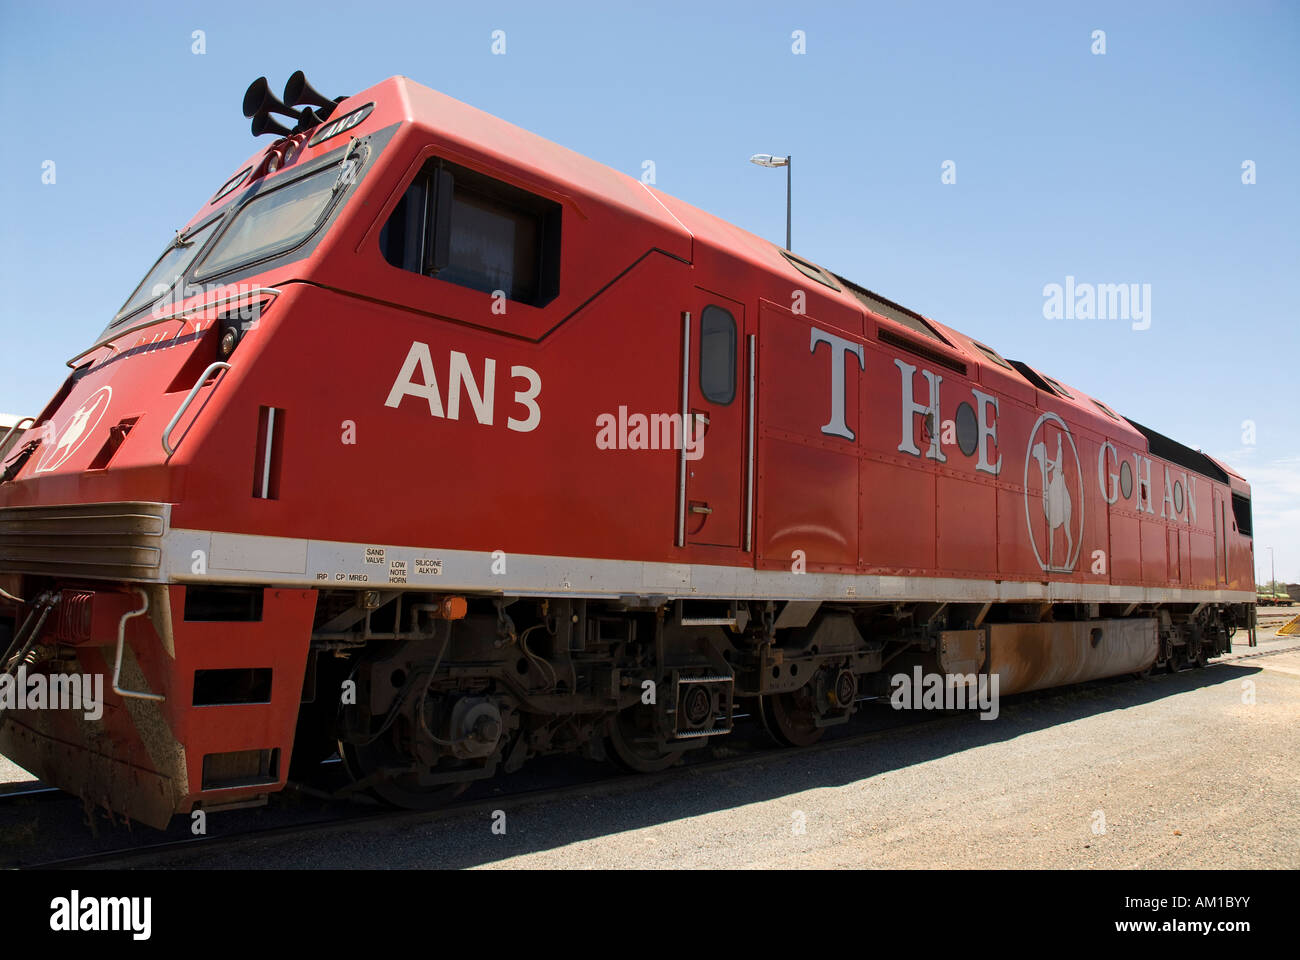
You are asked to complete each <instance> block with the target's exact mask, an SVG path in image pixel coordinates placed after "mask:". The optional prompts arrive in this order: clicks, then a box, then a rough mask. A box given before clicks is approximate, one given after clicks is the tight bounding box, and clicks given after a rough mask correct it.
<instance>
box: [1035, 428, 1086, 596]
mask: <svg viewBox="0 0 1300 960" xmlns="http://www.w3.org/2000/svg"><path fill="white" fill-rule="evenodd" d="M1049 433H1054V434H1055V439H1056V456H1055V457H1053V458H1051V459H1049V458H1048V456H1047V451H1048V450H1049V449H1051V437H1049ZM1066 440H1068V441H1070V453H1071V457H1070V458H1068V459H1067V457H1066V456H1065V443H1064V441H1066ZM1035 441H1037V442H1035ZM1031 462H1037V463H1038V478H1039V480H1040V481H1041V483H1040V485H1039V486H1038V490H1037V491H1034V489H1033V487H1031V485H1030V482H1029V481H1030V471H1029V465H1030V463H1031ZM1071 465H1072V467H1071ZM1034 496H1041V497H1042V500H1043V505H1042V511H1043V516H1044V517H1045V518H1046V520H1047V556H1046V557H1044V556H1043V551H1042V550H1041V549H1039V548H1040V546H1041V545H1040V544H1039V542H1038V540H1039V538H1038V536H1037V535H1036V534H1035V530H1041V527H1039V526H1038V525H1036V524H1035V522H1034V516H1035V515H1036V514H1037V512H1038V511H1037V510H1035V509H1033V508H1032V507H1031V506H1030V504H1029V500H1030V498H1031V497H1034ZM1076 517H1077V519H1076ZM1025 522H1026V523H1027V524H1028V525H1029V543H1030V545H1031V546H1032V547H1033V548H1034V557H1035V558H1036V559H1037V560H1038V565H1039V566H1040V567H1042V568H1043V569H1044V570H1047V571H1051V572H1053V573H1070V572H1072V571H1073V570H1074V566H1075V564H1076V563H1078V561H1079V552H1080V550H1081V549H1082V547H1083V469H1082V468H1081V467H1080V465H1079V450H1078V448H1077V447H1076V446H1075V445H1074V437H1073V436H1071V434H1070V428H1069V427H1067V426H1066V425H1065V421H1064V420H1062V419H1061V418H1060V417H1058V416H1057V415H1056V414H1054V413H1045V414H1043V415H1042V416H1041V417H1039V418H1038V422H1037V423H1035V424H1034V429H1033V430H1031V431H1030V432H1029V444H1028V446H1027V448H1026V450H1025ZM1058 529H1060V530H1062V531H1063V533H1064V534H1065V550H1064V552H1063V553H1062V555H1061V558H1060V562H1059V563H1058V562H1057V549H1056V531H1057V530H1058Z"/></svg>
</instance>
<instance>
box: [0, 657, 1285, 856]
mask: <svg viewBox="0 0 1300 960" xmlns="http://www.w3.org/2000/svg"><path fill="white" fill-rule="evenodd" d="M1292 649H1297V647H1294V646H1288V647H1287V648H1286V650H1292ZM1281 652H1285V650H1278V651H1263V652H1258V653H1250V654H1244V655H1241V656H1240V657H1238V656H1232V657H1230V658H1228V659H1224V660H1217V661H1215V662H1214V663H1213V664H1211V668H1212V667H1213V666H1214V665H1217V664H1220V663H1225V662H1232V661H1234V660H1237V659H1244V658H1246V657H1257V656H1265V655H1269V654H1272V653H1281ZM1184 672H1192V671H1191V670H1190V668H1189V669H1188V670H1187V671H1184ZM1167 679H1169V678H1168V677H1164V676H1157V677H1155V678H1153V679H1151V680H1149V681H1147V682H1154V683H1160V682H1163V681H1164V680H1167ZM1128 682H1129V681H1128V679H1127V678H1125V677H1112V678H1108V679H1103V680H1096V681H1091V682H1089V683H1084V684H1078V685H1075V686H1070V687H1059V688H1053V689H1049V690H1039V691H1032V692H1029V693H1023V694H1018V695H1016V696H1014V697H1008V698H1006V699H1005V700H1004V706H1003V709H1006V708H1010V707H1014V706H1015V705H1017V704H1027V703H1042V702H1051V701H1055V700H1068V699H1070V698H1073V697H1077V696H1078V695H1080V694H1081V693H1087V692H1092V691H1097V690H1101V689H1104V688H1106V687H1110V686H1118V685H1124V684H1127V683H1128ZM976 717H977V715H976V714H974V713H961V712H921V711H902V712H894V711H890V712H888V713H882V712H878V711H872V710H865V711H861V712H860V713H859V714H858V716H857V717H855V718H854V720H853V721H851V722H850V723H849V724H847V725H846V726H844V727H837V728H833V729H832V730H831V731H829V732H828V735H827V736H826V737H825V738H824V739H823V740H821V741H820V742H818V743H816V744H814V745H812V746H808V747H784V746H776V745H772V744H771V743H770V741H766V740H765V737H764V734H763V733H762V730H761V728H760V727H759V725H758V723H757V722H756V720H754V718H749V719H750V720H751V723H750V724H749V725H748V726H745V725H743V724H742V725H738V727H737V733H738V734H739V736H738V737H737V739H735V740H733V741H732V743H731V744H728V745H725V746H724V745H719V746H718V747H716V748H713V749H712V750H711V751H710V752H709V753H708V754H707V755H704V756H699V757H689V755H688V758H689V759H687V760H685V761H684V762H683V763H681V764H679V765H677V766H675V767H672V768H670V769H668V770H666V771H663V772H660V773H652V774H642V773H622V772H615V771H613V770H610V769H609V768H608V767H600V768H599V772H596V773H593V774H592V775H590V776H582V777H580V778H579V779H578V780H576V781H574V782H566V783H562V784H554V783H546V784H542V785H535V786H519V787H515V786H513V785H512V783H511V778H505V779H503V780H501V781H492V782H491V783H492V785H493V786H494V787H497V788H498V789H499V790H500V792H497V793H494V794H492V795H491V796H486V797H485V796H475V795H474V794H473V793H471V794H470V795H469V796H467V797H466V798H464V799H462V800H457V801H453V802H451V803H449V804H447V805H445V806H442V807H439V808H438V809H436V810H427V811H426V810H400V809H389V808H384V809H378V810H377V809H375V808H374V807H365V806H359V805H356V804H348V805H346V806H340V805H339V804H337V803H334V804H330V803H323V804H322V806H321V807H320V808H319V809H318V811H317V814H316V815H314V816H310V817H309V818H308V819H299V820H294V821H293V822H289V823H284V824H277V825H275V826H269V827H261V828H254V829H249V830H241V831H238V832H234V833H229V834H221V833H209V834H205V835H202V836H193V837H180V838H163V839H146V840H145V842H143V843H136V844H131V845H129V846H124V847H120V848H115V849H111V850H100V851H95V852H92V853H86V854H79V855H73V856H67V857H57V858H52V859H40V860H34V861H32V862H23V863H20V864H17V865H15V866H16V867H17V868H18V869H49V870H60V869H80V868H87V867H104V866H120V867H126V866H134V867H139V866H166V865H167V864H168V863H169V862H171V861H173V860H175V859H177V858H180V857H184V856H187V855H189V854H193V853H196V852H199V851H202V852H204V853H214V852H217V851H220V850H226V849H235V848H238V847H241V846H247V845H249V844H256V843H258V842H263V841H267V840H274V839H283V838H290V837H305V836H317V837H321V838H322V839H323V838H326V837H328V836H330V835H331V834H333V833H339V832H343V831H354V830H357V829H362V828H366V827H375V826H385V827H391V828H400V827H404V826H415V825H420V824H428V823H433V822H437V821H439V820H445V819H448V818H452V817H465V816H475V815H482V816H490V815H491V814H492V813H493V811H496V810H498V809H507V810H508V809H510V808H513V807H519V806H522V805H534V804H537V803H540V802H544V801H545V802H551V801H563V800H565V799H568V798H574V797H593V796H601V797H608V796H616V795H618V794H620V793H625V792H631V791H636V790H642V789H645V788H646V787H649V786H654V785H656V784H659V783H662V782H666V781H669V780H671V779H673V778H678V777H684V776H692V775H695V774H698V773H704V772H716V771H719V770H726V769H729V768H740V767H745V766H748V765H750V764H754V763H766V762H779V761H781V760H784V759H788V758H793V757H796V756H810V755H814V754H818V753H824V752H826V751H831V750H840V749H852V748H855V747H861V746H865V745H868V744H871V743H873V742H877V741H880V740H883V739H886V738H888V737H891V736H897V735H899V734H901V733H903V732H905V731H909V730H917V729H919V728H926V729H930V730H939V729H948V728H950V727H953V726H955V725H957V724H961V723H967V722H970V721H972V720H975V719H976ZM745 718H746V715H738V719H742V720H743V719H745ZM855 727H856V728H858V729H856V730H855V729H854V728H855ZM864 727H870V728H869V729H863V728H864ZM593 767H594V765H593ZM515 777H516V778H522V777H523V774H522V773H521V774H516V775H515ZM291 789H292V785H291ZM15 794H24V795H25V794H32V795H38V796H40V797H48V796H50V795H53V796H55V797H57V796H61V795H62V794H61V793H60V791H57V790H54V789H52V788H39V789H35V790H30V791H28V790H24V791H15ZM67 799H68V800H69V802H72V803H76V802H77V801H76V799H75V798H72V797H68V798H67ZM5 802H6V795H4V794H0V805H3V804H4V803H5ZM215 819H216V818H214V820H215Z"/></svg>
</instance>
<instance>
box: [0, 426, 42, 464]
mask: <svg viewBox="0 0 1300 960" xmlns="http://www.w3.org/2000/svg"><path fill="white" fill-rule="evenodd" d="M24 423H25V424H27V426H28V427H30V426H32V425H33V424H34V423H36V418H35V417H23V418H22V419H21V420H19V421H18V422H17V423H15V424H14V425H13V426H12V427H10V428H9V429H8V430H6V431H5V435H4V439H3V440H0V455H3V454H4V451H5V447H6V446H7V445H8V443H9V438H10V437H12V436H13V435H14V431H15V430H18V429H23V430H26V429H27V427H24V426H23V424H24Z"/></svg>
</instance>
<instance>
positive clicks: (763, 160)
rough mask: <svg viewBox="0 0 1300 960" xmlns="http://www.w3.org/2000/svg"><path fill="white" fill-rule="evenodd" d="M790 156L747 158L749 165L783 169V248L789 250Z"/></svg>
mask: <svg viewBox="0 0 1300 960" xmlns="http://www.w3.org/2000/svg"><path fill="white" fill-rule="evenodd" d="M793 159H794V158H793V157H791V156H788V155H787V156H784V157H774V156H772V155H771V154H770V153H756V154H754V155H753V156H752V157H750V158H749V162H750V163H755V164H758V166H760V167H785V248H786V249H787V250H789V249H790V167H791V166H792V164H791V163H790V161H791V160H793Z"/></svg>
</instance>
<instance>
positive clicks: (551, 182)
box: [0, 74, 1256, 826]
mask: <svg viewBox="0 0 1300 960" xmlns="http://www.w3.org/2000/svg"><path fill="white" fill-rule="evenodd" d="M285 100H287V101H288V103H289V107H285V106H284V105H283V104H281V103H280V102H279V101H278V100H277V99H276V98H275V97H273V96H272V95H270V94H269V93H268V92H267V90H266V85H265V83H264V82H259V83H258V84H254V86H253V87H252V88H250V91H249V95H248V97H247V98H246V112H247V113H250V114H252V115H253V123H254V132H257V133H261V132H270V133H272V134H273V135H274V136H275V140H274V142H273V143H272V144H271V146H270V147H268V148H267V149H265V150H263V151H261V152H258V153H256V154H254V155H253V156H252V157H251V158H250V159H248V160H247V161H245V162H244V163H242V164H240V165H239V167H238V168H237V169H236V171H235V172H234V174H233V175H232V176H231V177H230V178H229V180H228V181H227V182H226V183H225V185H224V186H222V187H221V188H220V189H219V190H218V191H217V192H216V193H215V194H214V195H213V196H212V199H211V200H209V201H208V202H207V203H205V204H204V205H203V206H202V208H201V209H200V210H199V211H198V213H197V214H196V215H195V216H194V218H193V219H192V220H191V221H190V223H189V224H188V225H187V226H186V227H185V229H184V230H183V231H181V232H180V233H179V234H178V235H177V238H176V239H175V241H174V242H172V243H170V244H169V245H168V247H167V249H166V250H165V251H164V253H163V254H162V256H161V258H160V259H159V261H158V262H157V263H156V264H155V265H154V267H153V268H151V269H150V270H149V272H148V273H147V275H146V276H145V278H144V279H143V280H142V281H141V282H140V284H139V286H138V287H137V288H136V290H135V291H134V292H133V293H132V294H131V296H130V297H129V298H128V299H127V302H126V303H125V305H124V306H123V307H122V309H121V310H120V311H119V312H118V314H117V316H115V317H114V318H113V319H112V321H111V322H110V323H109V324H108V326H107V328H106V329H105V330H104V331H103V333H102V334H101V335H100V336H99V337H97V338H96V339H95V341H94V342H93V343H92V344H91V345H90V346H89V347H88V348H87V349H86V350H84V351H82V352H81V353H80V354H78V356H76V357H74V358H73V359H72V360H71V361H70V362H69V366H70V367H71V368H72V369H71V373H70V375H69V376H68V377H67V379H66V382H65V383H64V384H63V385H62V386H61V387H60V388H59V390H58V392H57V393H56V394H55V395H54V397H53V398H52V399H51V400H50V402H49V403H48V405H47V406H46V407H45V409H44V410H43V411H41V413H40V414H39V415H38V416H37V417H36V418H35V424H34V425H31V426H30V428H29V430H28V432H27V433H25V434H23V435H22V436H21V437H20V438H18V442H16V443H14V444H12V446H11V449H9V450H8V451H7V452H6V453H5V455H4V460H3V464H2V465H0V586H3V588H4V590H5V593H6V597H5V598H4V601H5V606H4V607H3V610H4V614H3V627H0V629H2V630H3V631H4V634H3V637H4V639H5V640H6V641H7V643H4V644H3V646H4V647H7V648H8V652H7V653H6V654H5V659H4V670H5V674H6V676H7V677H8V678H9V679H8V681H7V683H8V688H9V689H10V690H11V691H12V690H15V689H17V687H16V684H17V681H18V679H19V677H20V676H21V677H23V678H25V679H26V682H28V683H34V682H36V681H35V680H34V678H36V677H41V678H44V679H43V680H42V681H41V682H42V683H44V684H45V685H46V686H47V688H48V689H50V690H53V689H54V687H55V686H56V684H57V683H58V682H59V679H58V678H60V677H68V676H70V675H73V674H81V675H102V676H104V677H106V678H107V682H106V683H105V689H104V693H103V697H102V704H101V706H102V715H101V716H98V717H94V716H93V713H94V711H87V710H83V711H77V710H74V709H70V708H65V709H57V710H55V709H32V708H30V704H27V705H26V706H27V707H28V708H27V709H19V708H18V706H17V705H14V704H11V705H10V706H9V708H8V709H4V710H3V712H2V713H0V751H3V752H4V753H5V754H6V755H8V756H9V757H11V758H13V759H14V760H15V761H17V762H18V763H20V764H21V765H23V766H24V767H26V768H28V769H30V770H31V771H33V772H34V773H36V774H37V775H39V776H40V777H41V778H42V779H44V780H46V781H47V782H49V783H51V784H54V785H57V786H59V787H61V788H63V789H65V790H68V791H70V792H72V793H77V794H81V795H83V796H84V797H86V798H87V799H88V800H90V801H92V802H94V803H97V804H102V805H103V806H106V807H108V808H110V809H112V810H114V811H116V812H118V813H121V814H125V815H127V816H130V817H133V818H135V819H138V820H141V821H143V822H145V823H149V824H153V825H156V826H162V825H164V824H166V823H167V822H168V820H169V818H170V817H171V816H172V815H173V814H175V813H178V812H185V811H189V810H192V809H195V808H200V807H201V808H204V809H208V810H212V809H219V808H221V807H225V806H234V805H243V804H248V803H256V802H262V801H264V800H265V799H266V798H267V797H268V795H269V794H271V793H273V792H275V791H278V790H280V789H281V788H283V787H284V785H285V783H286V781H287V779H288V778H289V776H290V772H291V767H293V768H294V769H295V771H296V770H299V769H301V770H304V771H308V770H310V769H312V767H313V765H314V764H316V763H317V762H319V761H320V760H321V759H322V758H324V757H326V756H328V755H329V754H331V753H332V752H334V751H335V750H337V751H339V752H340V753H341V755H342V757H343V759H344V760H345V761H346V765H347V769H348V771H349V772H350V774H351V776H352V778H353V781H354V788H355V789H356V790H368V791H373V792H375V793H377V794H379V795H380V796H382V797H384V798H386V799H388V800H389V801H391V802H394V803H397V804H402V805H407V806H423V805H427V804H433V803H437V802H440V801H442V800H444V799H445V798H446V797H448V796H451V795H454V794H455V793H456V792H457V791H459V790H460V789H462V788H463V787H464V786H465V785H466V784H468V783H471V782H473V781H475V780H479V779H483V778H486V777H489V776H493V775H494V774H496V773H498V772H501V771H512V770H515V769H517V768H518V767H519V766H520V765H521V764H522V763H524V762H525V761H526V760H527V759H528V758H530V757H533V756H537V755H539V754H545V753H553V752H562V751H581V752H583V753H585V754H586V755H588V756H590V757H594V758H597V759H600V758H605V757H611V758H613V759H616V760H618V761H619V762H621V763H623V764H625V765H626V766H629V767H631V768H633V769H637V770H656V769H661V768H663V767H666V766H668V765H670V764H672V763H673V762H674V761H676V760H677V759H678V758H679V757H680V756H681V755H682V753H683V751H685V750H688V749H690V748H692V747H698V746H700V745H703V744H705V743H707V742H708V741H710V740H711V739H713V738H715V737H720V736H725V735H726V734H727V733H728V732H729V731H730V730H731V729H732V719H733V716H734V714H735V712H736V705H737V704H738V703H741V702H742V701H743V702H745V703H746V704H747V709H749V710H750V712H752V713H756V714H757V715H758V716H759V717H760V718H761V719H762V721H763V723H764V724H766V725H767V728H768V729H769V730H770V731H771V733H772V734H773V735H774V736H775V737H776V738H778V739H780V740H782V741H784V742H786V743H789V744H808V743H811V742H813V741H815V740H816V739H817V738H818V737H819V736H821V734H822V733H823V732H824V731H825V730H826V729H827V728H828V727H830V726H833V725H835V724H839V723H843V722H845V721H846V720H847V719H848V718H849V716H850V715H851V714H852V713H853V712H854V710H855V704H857V703H859V702H860V701H861V700H862V699H863V698H865V697H868V696H881V695H887V694H888V692H889V689H890V677H892V676H894V675H896V674H898V673H906V672H908V671H912V670H915V669H921V670H923V671H931V672H934V673H941V674H944V675H946V676H948V677H959V678H965V679H964V681H963V682H971V681H975V680H977V679H978V678H979V677H985V678H993V677H996V678H997V679H998V681H999V683H1000V692H1001V693H1004V694H1005V693H1011V692H1015V691H1019V690H1028V689H1035V688H1041V687H1049V686H1053V685H1059V684H1066V683H1073V682H1078V681H1083V680H1087V679H1091V678H1096V677H1103V676H1111V675H1118V674H1124V673H1142V672H1144V671H1146V670H1148V669H1150V668H1151V667H1153V666H1167V667H1170V668H1178V667H1180V666H1183V665H1188V664H1192V665H1200V664H1203V663H1204V662H1205V660H1206V658H1208V657H1210V656H1213V655H1215V654H1218V653H1222V652H1224V651H1225V650H1227V649H1229V641H1230V637H1231V634H1232V631H1233V630H1234V629H1235V627H1236V626H1237V625H1246V624H1249V623H1250V622H1251V615H1252V605H1253V604H1254V603H1255V599H1256V598H1255V586H1254V582H1253V579H1252V577H1253V573H1252V571H1253V569H1254V562H1253V555H1252V544H1251V528H1250V520H1251V510H1250V488H1249V486H1248V485H1247V484H1246V482H1245V481H1244V480H1243V479H1242V478H1241V477H1240V476H1238V475H1237V474H1236V473H1235V472H1233V471H1232V470H1231V469H1230V468H1229V467H1227V466H1226V465H1224V464H1222V463H1220V462H1218V461H1216V460H1214V459H1213V458H1211V457H1209V456H1206V455H1204V454H1201V453H1199V452H1197V451H1195V450H1192V449H1189V448H1188V447H1185V446H1183V445H1182V444H1179V443H1177V442H1175V441H1173V440H1170V439H1168V438H1167V437H1164V436H1162V435H1160V434H1159V433H1156V432H1155V431H1153V430H1151V429H1149V428H1147V427H1144V426H1141V425H1139V424H1137V423H1134V422H1132V421H1130V420H1127V419H1125V418H1124V417H1122V416H1120V415H1119V414H1118V413H1116V412H1115V411H1114V410H1112V409H1111V408H1110V407H1108V406H1106V405H1105V404H1103V403H1101V402H1100V401H1097V400H1094V399H1092V398H1091V397H1089V396H1087V395H1085V394H1084V393H1083V392H1081V391H1080V390H1078V389H1076V388H1074V387H1067V386H1065V385H1063V384H1061V383H1060V382H1058V381H1057V380H1055V379H1053V378H1051V377H1049V376H1048V375H1047V374H1046V373H1044V372H1043V371H1042V370H1041V369H1038V368H1035V367H1031V366H1029V365H1027V364H1024V363H1020V362H1017V361H1011V360H1007V359H1005V358H1004V357H1003V356H1002V355H1001V354H1000V353H999V352H998V351H997V350H995V349H993V348H992V347H990V346H988V345H985V344H982V343H978V342H976V341H974V340H972V339H971V338H969V337H967V336H964V335H962V334H961V333H958V332H957V331H956V330H953V329H951V328H950V327H948V326H946V325H944V324H941V323H938V322H936V321H934V320H932V319H930V318H927V317H924V316H921V315H920V314H918V313H916V312H914V311H912V310H909V309H907V308H906V307H903V306H900V305H899V304H897V303H894V302H892V301H890V300H887V299H885V298H884V297H882V296H879V295H877V294H875V293H872V292H871V291H869V290H867V289H865V288H863V287H861V286H858V285H857V284H855V283H852V282H850V281H849V280H847V279H845V278H844V277H841V276H839V275H836V274H833V273H831V272H829V271H827V270H826V269H824V268H822V267H821V266H818V265H817V264H814V263H811V262H809V261H808V260H806V259H804V258H803V257H800V256H798V255H796V254H794V253H792V252H791V251H789V250H783V249H781V248H780V247H777V246H774V245H773V244H771V243H768V242H766V241H764V240H761V239H759V238H757V237H755V236H753V235H751V234H748V233H746V232H744V231H742V230H740V229H737V228H736V227H734V226H731V225H730V224H727V223H725V222H723V221H721V220H719V219H717V218H716V217H713V216H710V215H708V214H706V213H703V212H702V211H700V210H698V209H696V208H694V207H691V206H689V205H688V204H685V203H683V202H681V201H680V200H677V199H675V198H673V197H671V196H668V195H667V194H664V193H662V192H660V191H658V190H656V189H654V188H653V187H650V186H647V185H646V184H644V183H641V182H639V181H637V180H636V179H633V178H631V177H628V176H625V175H624V174H621V173H618V172H616V171H614V170H611V169H609V168H607V167H604V166H602V165H600V164H598V163H595V162H593V161H591V160H588V159H586V158H584V157H581V156H579V155H578V154H575V153H572V152H570V151H568V150H565V149H563V148H561V147H558V146H556V145H554V144H552V143H549V142H547V141H545V140H543V139H541V138H539V137H536V136H534V135H532V134H529V133H527V132H525V131H523V130H521V129H519V128H517V127H515V126H512V125H510V124H508V123H505V122H503V121H501V120H498V119H495V118H493V117H491V116H488V115H487V114H484V113H481V112H479V111H478V110H474V109H472V108H470V107H468V106H466V105H464V104H462V103H459V102H457V101H455V100H452V99H450V98H448V97H446V96H443V95H442V94H439V93H436V92H434V91H432V90H429V89H426V88H425V87H422V86H419V85H417V84H415V83H412V82H411V81H409V80H407V79H405V78H401V77H394V78H392V79H389V80H386V81H384V82H383V83H380V84H378V85H377V86H374V87H372V88H371V89H368V90H366V91H363V92H362V93H360V94H357V95H356V96H352V97H347V98H344V99H340V100H338V101H334V100H330V99H327V98H325V97H321V96H319V95H317V94H315V92H314V91H313V90H311V88H310V87H309V86H307V85H306V84H305V82H303V80H302V77H301V75H300V74H299V75H295V77H294V78H293V80H292V81H291V83H290V87H289V89H288V90H286V96H285ZM304 104H310V105H311V107H309V108H308V110H306V111H300V110H298V109H295V108H296V107H300V106H302V105H304ZM313 108H314V109H313ZM271 112H280V113H281V115H291V116H293V117H296V119H297V121H298V122H297V126H296V128H295V129H294V130H289V129H287V128H281V127H279V126H278V125H277V123H276V121H275V120H274V119H273V118H271V116H270V113H271ZM65 706H66V705H65ZM291 761H292V762H291ZM295 775H296V773H295Z"/></svg>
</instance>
